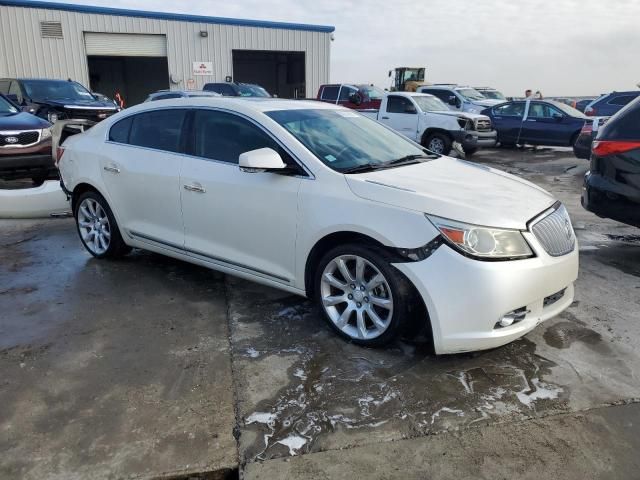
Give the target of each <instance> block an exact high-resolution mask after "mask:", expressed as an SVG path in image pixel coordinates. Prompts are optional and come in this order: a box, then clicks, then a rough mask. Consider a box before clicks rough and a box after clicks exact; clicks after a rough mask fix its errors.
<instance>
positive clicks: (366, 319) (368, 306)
mask: <svg viewBox="0 0 640 480" xmlns="http://www.w3.org/2000/svg"><path fill="white" fill-rule="evenodd" d="M320 295H321V300H322V307H323V308H324V310H325V312H326V313H327V315H328V316H329V318H330V319H331V321H332V322H333V324H334V325H335V326H336V327H337V328H338V329H339V330H341V331H342V332H343V333H345V334H346V335H348V336H349V337H351V338H353V339H358V340H369V339H373V338H376V337H379V336H380V335H382V334H383V333H384V332H385V331H386V330H387V328H389V325H390V324H391V318H392V317H393V296H392V294H391V287H390V286H389V283H388V282H387V279H386V278H385V277H384V275H383V274H382V273H381V272H380V270H379V269H378V268H377V267H376V266H375V265H373V264H372V263H371V262H370V261H368V260H367V259H365V258H363V257H360V256H357V255H340V256H338V257H336V258H334V259H333V260H331V261H330V262H329V263H328V264H327V266H326V267H325V269H324V271H323V272H322V278H321V285H320Z"/></svg>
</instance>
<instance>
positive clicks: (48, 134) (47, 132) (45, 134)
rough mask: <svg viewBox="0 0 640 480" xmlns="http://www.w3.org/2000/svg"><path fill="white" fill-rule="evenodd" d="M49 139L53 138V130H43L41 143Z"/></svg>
mask: <svg viewBox="0 0 640 480" xmlns="http://www.w3.org/2000/svg"><path fill="white" fill-rule="evenodd" d="M47 138H51V129H50V128H43V129H42V130H40V141H43V140H46V139H47Z"/></svg>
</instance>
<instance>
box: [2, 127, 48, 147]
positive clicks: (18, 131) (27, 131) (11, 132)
mask: <svg viewBox="0 0 640 480" xmlns="http://www.w3.org/2000/svg"><path fill="white" fill-rule="evenodd" d="M33 132H36V133H37V134H38V139H37V140H36V141H35V142H33V143H28V144H26V145H22V144H20V143H11V144H9V145H1V146H0V148H28V147H33V146H34V145H37V144H38V143H40V142H41V141H42V129H40V130H16V131H14V130H4V131H0V135H2V136H4V137H7V136H14V135H20V134H21V133H33Z"/></svg>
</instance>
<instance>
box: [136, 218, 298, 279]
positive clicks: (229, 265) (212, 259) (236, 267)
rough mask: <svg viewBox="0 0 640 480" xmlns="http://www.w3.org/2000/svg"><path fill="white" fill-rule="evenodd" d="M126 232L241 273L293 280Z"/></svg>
mask: <svg viewBox="0 0 640 480" xmlns="http://www.w3.org/2000/svg"><path fill="white" fill-rule="evenodd" d="M127 233H128V234H129V236H130V237H133V238H134V239H135V238H137V239H138V240H143V241H147V242H153V243H155V244H158V245H160V246H166V247H170V248H172V249H174V250H178V251H180V252H182V253H186V254H188V255H189V256H193V257H194V258H199V259H200V260H205V261H207V262H209V263H214V264H217V265H219V266H221V267H225V268H230V269H232V270H238V271H243V270H246V271H243V272H242V273H250V274H252V275H256V276H259V277H264V278H267V279H272V280H276V281H277V282H278V283H283V282H284V283H287V284H289V285H291V284H292V283H293V282H292V281H291V280H290V279H288V278H285V277H280V276H278V275H273V274H271V273H268V272H265V271H263V270H258V269H255V268H251V267H248V266H246V265H242V264H240V263H234V262H230V261H228V260H223V259H221V258H218V257H213V256H211V255H207V254H206V253H202V252H200V251H198V250H192V249H189V248H186V247H185V246H179V245H176V244H175V243H170V242H165V241H163V240H159V239H157V238H155V237H151V236H149V235H145V234H142V233H139V232H135V231H133V230H129V231H127Z"/></svg>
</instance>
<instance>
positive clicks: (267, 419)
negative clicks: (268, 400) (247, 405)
mask: <svg viewBox="0 0 640 480" xmlns="http://www.w3.org/2000/svg"><path fill="white" fill-rule="evenodd" d="M276 418H278V415H277V414H275V413H269V412H255V413H252V414H251V415H249V416H248V417H247V418H246V419H245V421H244V423H245V425H251V424H252V423H264V424H265V425H268V426H269V427H273V425H275V420H276Z"/></svg>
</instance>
